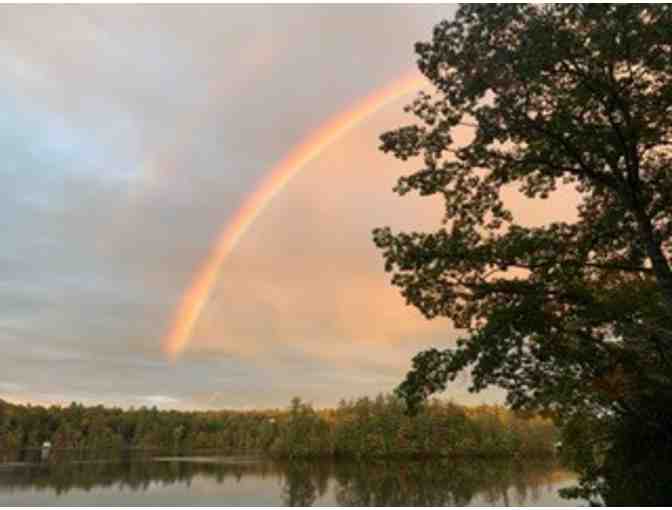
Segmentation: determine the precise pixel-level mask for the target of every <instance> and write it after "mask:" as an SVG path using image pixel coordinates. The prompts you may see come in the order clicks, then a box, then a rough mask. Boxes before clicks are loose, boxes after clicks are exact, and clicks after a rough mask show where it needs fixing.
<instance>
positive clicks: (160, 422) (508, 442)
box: [0, 395, 557, 458]
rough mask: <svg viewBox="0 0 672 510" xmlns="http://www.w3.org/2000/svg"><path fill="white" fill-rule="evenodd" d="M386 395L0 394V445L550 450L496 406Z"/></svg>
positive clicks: (364, 452) (305, 453) (407, 452)
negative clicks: (109, 401)
mask: <svg viewBox="0 0 672 510" xmlns="http://www.w3.org/2000/svg"><path fill="white" fill-rule="evenodd" d="M404 409H405V408H404V405H403V402H402V401H400V400H399V399H397V398H395V397H392V396H382V395H381V396H379V397H377V398H376V399H369V398H366V397H365V398H360V399H358V400H356V401H351V402H345V401H343V402H342V403H341V405H340V406H339V407H338V408H337V409H324V410H318V411H316V410H314V409H313V408H312V407H311V406H310V405H308V404H305V403H303V402H301V400H300V399H299V398H295V399H293V400H292V403H291V405H290V407H289V409H287V410H284V411H279V410H275V411H255V412H235V411H207V412H178V411H158V410H157V409H156V408H154V409H147V408H141V409H135V410H129V411H122V410H121V409H107V408H104V407H102V406H97V407H83V406H81V405H78V404H72V405H71V406H69V407H65V408H61V407H50V408H48V409H47V408H43V407H39V406H18V405H12V404H8V403H4V402H2V401H0V427H1V429H0V430H2V431H3V432H2V434H0V451H3V450H15V449H19V448H39V447H40V446H41V445H42V443H43V442H44V441H50V442H51V443H52V445H53V447H54V448H55V449H75V450H95V449H108V450H113V451H123V450H126V449H138V450H162V451H175V452H183V451H190V450H217V451H222V452H242V451H245V452H265V453H268V454H270V455H272V456H274V457H282V458H307V457H328V456H334V457H345V458H364V457H366V458H385V457H394V456H399V457H432V456H462V455H476V456H483V457H511V456H548V455H549V454H552V453H553V444H554V442H555V441H556V439H557V431H556V430H555V428H554V427H553V426H552V424H551V423H550V422H549V421H548V420H543V419H540V418H532V419H523V418H521V417H518V416H516V415H515V414H514V413H512V412H510V411H507V410H505V409H503V408H500V407H487V406H484V407H478V408H466V407H461V406H458V405H455V404H452V403H444V402H440V401H433V402H432V403H431V405H429V406H428V407H427V408H426V409H425V410H424V411H423V412H422V413H419V414H418V415H417V416H415V417H409V416H407V415H406V414H405V413H404Z"/></svg>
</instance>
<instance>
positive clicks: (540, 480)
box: [0, 452, 576, 506]
mask: <svg viewBox="0 0 672 510" xmlns="http://www.w3.org/2000/svg"><path fill="white" fill-rule="evenodd" d="M0 460H2V458H1V457H0ZM4 460H5V462H4V464H0V500H3V496H5V497H9V496H12V497H13V499H12V500H11V503H12V504H43V502H42V500H39V499H36V498H37V496H36V495H40V494H42V495H43V496H46V495H48V494H50V495H52V496H54V495H55V496H58V497H57V498H56V499H51V500H47V501H48V503H49V504H59V505H66V504H82V503H84V502H86V501H87V500H86V498H85V496H86V494H87V493H89V492H90V491H94V492H95V493H96V495H97V496H96V498H98V499H96V500H95V501H94V502H93V503H91V504H94V505H95V504H96V501H101V500H100V499H99V498H100V497H101V494H102V495H105V496H107V497H108V499H107V500H106V501H108V502H111V503H112V504H119V505H124V504H150V505H151V504H161V505H171V504H198V505H204V504H212V505H232V506H237V505H260V506H261V505H269V504H275V505H278V504H280V505H286V506H312V505H325V504H326V505H342V506H352V505H356V506H370V505H377V506H390V505H393V506H428V505H432V506H443V505H469V504H477V505H517V506H525V505H557V504H562V503H563V502H562V501H561V500H559V499H558V498H557V496H556V495H555V493H556V491H557V488H558V487H560V486H564V485H567V484H568V483H570V482H571V481H573V478H574V477H573V475H572V474H571V473H569V472H568V471H566V470H563V469H561V468H559V467H558V466H557V465H556V464H554V463H553V462H524V463H523V462H509V461H478V460H469V461H456V460H450V461H448V460H443V461H440V462H421V461H394V462H373V463H372V462H366V463H364V462H361V463H358V462H331V461H320V462H275V461H271V460H269V459H264V458H251V457H237V458H236V457H208V456H199V457H182V458H180V457H161V456H157V455H128V454H127V455H124V456H116V457H115V456H107V457H106V458H101V457H95V458H94V457H91V456H89V457H87V456H81V455H80V456H77V455H68V454H63V452H61V453H60V454H59V452H53V454H52V455H51V456H50V457H49V459H48V460H47V461H43V462H40V460H39V458H38V459H33V458H31V457H30V455H24V456H23V457H17V458H13V459H7V458H5V459H4ZM129 496H132V498H130V499H129ZM125 498H126V499H125ZM180 498H183V499H181V500H180ZM566 504H570V502H566ZM574 504H576V503H574Z"/></svg>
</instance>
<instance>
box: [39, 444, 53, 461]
mask: <svg viewBox="0 0 672 510" xmlns="http://www.w3.org/2000/svg"><path fill="white" fill-rule="evenodd" d="M50 452H51V442H49V441H45V442H44V443H42V455H41V458H42V460H47V459H49V453H50Z"/></svg>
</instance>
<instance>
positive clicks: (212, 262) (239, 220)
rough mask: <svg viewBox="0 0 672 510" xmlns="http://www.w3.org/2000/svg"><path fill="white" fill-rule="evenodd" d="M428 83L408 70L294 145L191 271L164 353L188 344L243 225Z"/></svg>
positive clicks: (173, 354)
mask: <svg viewBox="0 0 672 510" xmlns="http://www.w3.org/2000/svg"><path fill="white" fill-rule="evenodd" d="M426 83H427V82H426V81H425V79H424V78H423V77H422V76H420V75H419V74H417V73H413V74H409V75H407V76H404V77H403V78H401V79H399V80H397V81H395V82H393V83H392V84H390V85H388V86H386V87H384V88H381V89H379V90H376V91H374V92H373V93H372V94H370V95H369V96H367V97H366V98H365V99H363V100H362V101H360V102H358V103H357V104H355V105H354V106H353V107H352V108H349V109H348V110H346V111H344V112H342V113H340V114H338V115H336V116H334V117H333V118H331V119H330V120H328V121H327V122H325V123H324V124H323V125H322V126H320V127H319V128H318V129H317V130H316V131H314V132H313V133H311V134H310V136H308V137H307V138H305V139H304V140H303V141H302V142H301V143H299V144H298V145H296V146H295V147H294V148H293V149H292V150H291V151H290V152H289V154H287V156H285V158H284V159H282V160H281V161H280V162H279V163H278V164H277V165H276V166H275V167H274V168H273V169H272V170H271V171H270V172H269V173H268V174H267V175H266V177H265V178H264V179H263V180H262V182H261V183H260V184H259V186H258V187H257V188H255V190H254V191H253V192H252V193H251V194H250V195H249V196H248V197H247V198H246V199H245V201H244V202H243V204H242V206H241V207H240V208H239V209H238V210H237V211H236V214H235V216H234V217H233V218H232V219H231V221H229V222H228V223H227V224H226V225H225V226H224V228H223V229H222V230H221V232H220V234H219V236H218V238H217V240H216V242H215V243H214V244H213V245H212V246H211V248H210V250H209V252H208V255H207V257H206V258H205V260H204V261H203V263H202V264H201V265H200V266H199V267H198V269H197V270H196V272H195V273H194V275H193V277H192V279H191V282H190V285H189V288H188V289H187V291H186V292H185V293H184V294H183V296H182V298H181V299H180V302H179V305H178V307H177V309H176V311H175V314H174V316H173V318H172V323H171V325H170V329H169V330H168V333H167V334H166V336H165V338H164V340H163V348H164V352H165V353H166V354H167V355H168V356H169V357H170V358H171V359H175V358H177V356H179V355H180V354H181V353H182V352H183V351H184V349H185V348H186V347H187V345H188V343H189V340H190V338H191V333H192V330H193V328H194V326H195V324H196V322H197V320H198V317H199V316H200V314H201V312H202V311H203V308H204V307H205V305H206V303H207V301H208V298H209V296H210V292H211V290H212V287H213V286H214V284H215V283H216V281H217V276H218V274H219V270H220V267H221V265H222V264H223V262H224V260H225V259H226V258H227V256H228V255H229V254H230V253H231V252H232V251H233V249H234V248H235V247H236V245H237V244H238V242H239V241H240V239H241V238H242V237H243V235H245V232H246V231H247V229H248V228H249V227H250V225H252V223H254V221H255V220H256V219H257V218H258V217H259V215H260V214H261V213H262V212H263V211H264V209H265V208H266V207H267V206H268V204H269V203H270V202H271V200H273V197H275V196H276V195H277V194H278V193H279V192H280V191H282V189H283V188H284V187H285V186H286V185H287V183H288V182H289V181H290V180H291V179H292V177H294V176H295V175H296V174H297V173H298V172H299V171H300V170H301V169H302V168H304V167H305V166H306V165H307V164H308V163H310V162H311V161H313V160H314V159H315V158H317V157H318V156H319V155H320V154H321V153H322V152H323V151H324V150H325V149H326V148H327V147H329V146H330V145H331V144H333V143H334V142H336V141H337V140H339V139H340V138H341V137H342V136H343V135H345V134H346V133H347V132H348V131H350V130H351V129H352V128H354V127H355V126H357V125H358V124H359V123H360V122H362V121H363V120H364V119H366V118H367V117H369V116H370V115H372V114H373V113H375V112H376V111H378V110H379V109H381V108H382V107H384V106H385V105H387V104H389V103H391V102H393V101H395V100H397V99H399V98H401V97H402V96H405V95H407V94H410V93H411V92H414V91H417V90H418V89H419V88H420V87H421V86H422V85H423V84H426Z"/></svg>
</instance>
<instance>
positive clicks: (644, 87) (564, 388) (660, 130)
mask: <svg viewBox="0 0 672 510" xmlns="http://www.w3.org/2000/svg"><path fill="white" fill-rule="evenodd" d="M416 52H417V54H418V66H419V68H420V70H421V71H422V72H423V73H424V74H425V76H426V77H427V78H428V79H429V80H430V81H431V82H432V84H433V85H434V86H435V89H436V92H435V94H434V95H433V96H432V95H429V94H425V93H423V94H421V95H420V96H419V97H418V98H417V100H416V101H415V102H413V104H411V105H410V106H409V107H408V111H410V112H412V113H413V114H415V116H416V117H417V119H418V121H419V122H418V124H416V125H410V126H406V127H402V128H400V129H397V130H395V131H392V132H389V133H385V134H384V135H382V147H381V148H382V150H383V151H385V152H391V153H393V154H394V155H395V156H396V157H397V158H399V159H402V160H406V159H408V158H414V157H416V156H419V157H421V158H419V160H417V164H418V166H419V168H418V169H417V171H415V172H414V173H413V174H411V175H408V176H404V177H402V178H401V179H400V180H399V183H398V186H397V188H396V191H397V192H398V193H399V194H401V195H403V194H405V193H408V192H411V191H415V192H418V193H419V194H421V195H439V196H440V197H442V198H443V199H444V202H445V217H444V220H445V221H444V225H445V226H444V227H442V228H440V229H439V230H437V231H436V232H433V233H419V232H411V233H404V232H401V233H396V234H394V233H392V231H391V230H390V229H389V228H382V229H377V230H376V231H375V232H374V240H375V242H376V244H377V246H378V247H379V248H380V249H381V250H382V251H383V255H384V258H385V262H386V269H387V271H391V272H393V273H394V275H393V279H392V282H393V284H394V285H397V286H399V287H400V288H401V291H402V293H403V295H404V296H405V297H406V300H407V302H408V303H409V304H412V305H414V306H416V307H417V308H418V309H419V310H421V311H422V312H423V313H424V314H425V315H426V316H427V317H428V318H434V317H446V318H449V319H451V320H452V321H453V323H454V324H455V325H456V326H457V327H458V328H461V329H463V330H464V331H465V332H466V334H465V336H464V337H463V338H462V339H461V340H459V341H458V342H457V346H456V347H455V348H452V349H445V350H440V349H431V350H428V351H425V352H422V353H420V354H418V355H417V356H416V358H415V359H414V360H413V370H412V371H411V372H410V373H409V374H408V376H407V378H406V380H405V381H404V382H403V383H402V385H401V386H400V387H399V389H398V393H399V395H401V396H402V397H403V398H404V399H405V400H406V402H407V403H408V405H409V406H410V407H411V408H412V409H413V408H416V407H418V406H419V405H420V404H421V403H422V402H423V400H424V399H425V398H426V397H427V396H428V395H430V394H432V393H434V392H437V391H441V390H443V389H445V388H446V385H447V384H448V383H449V382H450V381H452V380H454V378H455V377H456V375H457V374H458V373H460V372H461V371H463V370H465V369H469V370H470V371H471V374H472V376H473V388H472V389H473V390H474V391H478V390H481V389H483V388H485V387H486V386H489V385H497V386H500V387H503V388H505V389H506V390H507V391H508V396H507V399H508V403H509V404H510V405H512V406H513V407H514V408H517V409H527V410H533V411H539V410H541V411H543V412H545V413H548V414H549V415H550V416H553V417H555V418H556V419H557V420H558V422H559V423H565V424H568V423H570V422H571V423H573V427H576V426H577V424H578V423H581V422H585V423H590V422H591V421H592V420H599V422H600V424H601V426H606V427H607V428H608V429H610V430H609V432H608V433H605V434H604V435H603V437H602V438H601V439H600V440H601V441H602V442H603V444H601V445H600V446H599V448H600V449H606V450H609V451H612V452H614V451H615V450H613V448H615V447H616V445H618V444H620V443H619V442H618V441H617V440H616V439H615V438H616V437H617V436H618V434H619V433H618V432H617V431H618V430H620V427H621V424H623V423H626V422H627V423H637V422H640V423H641V426H643V427H650V428H651V430H650V432H649V433H647V437H656V438H657V440H658V441H659V446H660V448H661V449H663V450H666V449H667V450H669V448H670V445H672V430H671V429H670V426H669V424H670V422H671V421H672V411H671V409H672V356H670V352H672V349H671V348H672V268H671V264H670V257H671V255H672V7H670V6H669V5H661V4H658V5H641V4H637V5H614V4H597V5H572V4H548V5H532V4H516V5H512V4H511V5H478V4H471V5H464V6H461V7H460V9H459V11H458V13H457V15H456V18H455V20H454V21H443V22H441V23H439V24H438V25H437V26H436V27H435V29H434V32H433V38H432V41H431V42H427V43H418V44H417V45H416ZM465 126H467V129H469V130H471V136H470V137H468V138H469V139H468V140H467V141H464V137H462V139H461V140H460V139H458V137H456V136H455V128H460V127H461V128H462V129H464V127H465ZM458 141H459V143H458ZM511 187H516V188H517V189H518V190H519V191H520V193H521V195H522V196H525V197H527V198H529V199H539V200H543V199H546V198H548V197H549V196H550V195H552V194H554V193H560V194H562V193H564V194H567V193H569V192H571V191H572V190H574V191H575V192H576V194H577V196H578V197H579V205H578V210H577V211H576V212H577V218H576V220H574V221H556V222H549V223H548V224H546V225H542V226H536V227H529V226H524V225H523V224H521V222H520V221H516V218H514V215H513V214H512V212H511V211H510V210H509V209H508V207H507V204H505V203H504V201H503V192H504V191H505V190H507V189H510V188H511ZM653 408H655V409H656V412H650V410H651V409H653ZM567 430H569V428H568V429H567ZM590 450H591V451H592V448H591V449H590ZM577 451H578V450H577ZM585 454H586V452H583V453H581V455H585ZM605 458H606V457H605V456H598V458H595V457H593V458H592V461H591V462H592V463H593V464H594V465H599V464H600V463H603V462H604V459H605ZM612 458H616V457H613V456H612ZM582 465H586V464H585V463H582ZM596 469H597V468H596ZM600 472H604V470H600ZM586 474H587V476H588V477H589V478H590V477H592V473H591V471H590V470H589V469H588V470H587V471H586ZM671 492H672V491H671Z"/></svg>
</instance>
